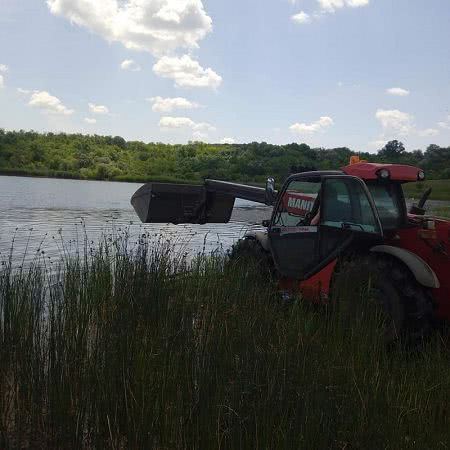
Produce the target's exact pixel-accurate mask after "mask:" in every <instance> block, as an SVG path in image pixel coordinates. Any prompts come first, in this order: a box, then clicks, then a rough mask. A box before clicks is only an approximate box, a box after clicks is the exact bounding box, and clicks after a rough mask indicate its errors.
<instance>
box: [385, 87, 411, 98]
mask: <svg viewBox="0 0 450 450" xmlns="http://www.w3.org/2000/svg"><path fill="white" fill-rule="evenodd" d="M386 92H387V93H388V94H390V95H396V96H397V97H406V96H408V95H409V94H410V92H409V91H408V90H407V89H403V88H400V87H394V88H389V89H386Z"/></svg>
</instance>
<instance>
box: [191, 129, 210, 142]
mask: <svg viewBox="0 0 450 450" xmlns="http://www.w3.org/2000/svg"><path fill="white" fill-rule="evenodd" d="M192 139H194V140H195V141H205V140H206V139H208V134H207V133H203V132H202V131H194V133H192Z"/></svg>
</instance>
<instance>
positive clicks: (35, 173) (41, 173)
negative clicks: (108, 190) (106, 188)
mask: <svg viewBox="0 0 450 450" xmlns="http://www.w3.org/2000/svg"><path fill="white" fill-rule="evenodd" d="M0 175H6V176H19V177H31V178H61V179H69V180H92V181H122V182H127V183H148V182H149V181H154V182H160V183H182V184H201V183H202V180H200V179H198V180H185V179H182V178H177V177H170V176H148V177H144V176H135V177H134V176H131V175H130V176H128V175H120V176H115V177H109V178H105V177H94V176H93V177H80V175H79V174H78V173H76V172H65V171H60V170H57V171H54V170H20V169H0Z"/></svg>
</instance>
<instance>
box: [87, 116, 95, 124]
mask: <svg viewBox="0 0 450 450" xmlns="http://www.w3.org/2000/svg"><path fill="white" fill-rule="evenodd" d="M84 121H85V122H86V123H88V124H89V125H94V124H95V123H97V119H92V118H91V117H85V118H84Z"/></svg>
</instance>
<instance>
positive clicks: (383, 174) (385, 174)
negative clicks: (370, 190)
mask: <svg viewBox="0 0 450 450" xmlns="http://www.w3.org/2000/svg"><path fill="white" fill-rule="evenodd" d="M378 176H379V177H380V178H382V179H383V180H387V179H388V178H389V177H390V176H391V173H390V172H389V170H387V169H381V170H379V171H378Z"/></svg>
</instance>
